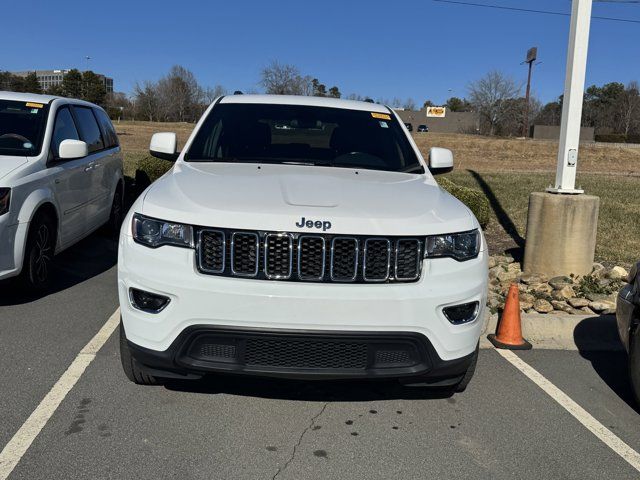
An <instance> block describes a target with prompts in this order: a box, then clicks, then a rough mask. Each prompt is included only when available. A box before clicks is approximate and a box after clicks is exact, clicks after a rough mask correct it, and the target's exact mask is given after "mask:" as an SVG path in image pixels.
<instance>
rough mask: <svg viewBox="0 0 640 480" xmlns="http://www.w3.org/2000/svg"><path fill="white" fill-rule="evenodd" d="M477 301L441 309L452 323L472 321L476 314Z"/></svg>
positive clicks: (458, 323) (478, 304)
mask: <svg viewBox="0 0 640 480" xmlns="http://www.w3.org/2000/svg"><path fill="white" fill-rule="evenodd" d="M479 307H480V303H479V302H471V303H463V304H461V305H453V306H451V307H445V308H443V309H442V311H443V312H444V316H445V317H447V320H449V321H450V322H451V323H453V324H454V325H460V324H461V323H468V322H472V321H474V320H475V319H476V317H477V316H478V308H479Z"/></svg>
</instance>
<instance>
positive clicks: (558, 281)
mask: <svg viewBox="0 0 640 480" xmlns="http://www.w3.org/2000/svg"><path fill="white" fill-rule="evenodd" d="M549 285H551V286H552V287H553V289H554V290H560V289H561V288H562V287H564V286H566V285H573V280H572V279H571V278H569V277H565V276H560V277H553V278H552V279H551V280H549Z"/></svg>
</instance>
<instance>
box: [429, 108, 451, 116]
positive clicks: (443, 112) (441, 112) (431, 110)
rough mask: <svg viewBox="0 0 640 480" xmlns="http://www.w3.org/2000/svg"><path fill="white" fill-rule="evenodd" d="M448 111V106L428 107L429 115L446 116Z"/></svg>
mask: <svg viewBox="0 0 640 480" xmlns="http://www.w3.org/2000/svg"><path fill="white" fill-rule="evenodd" d="M446 113H447V109H446V107H427V117H436V118H444V117H445V115H446Z"/></svg>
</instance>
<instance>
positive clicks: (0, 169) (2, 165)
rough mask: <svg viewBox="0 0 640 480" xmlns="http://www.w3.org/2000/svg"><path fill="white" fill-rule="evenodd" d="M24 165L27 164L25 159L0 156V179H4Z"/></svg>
mask: <svg viewBox="0 0 640 480" xmlns="http://www.w3.org/2000/svg"><path fill="white" fill-rule="evenodd" d="M25 163H27V157H14V156H9V155H0V179H1V178H4V177H6V176H7V175H9V173H11V172H12V171H14V170H15V169H16V168H18V167H19V166H20V165H24V164H25ZM0 186H1V185H0Z"/></svg>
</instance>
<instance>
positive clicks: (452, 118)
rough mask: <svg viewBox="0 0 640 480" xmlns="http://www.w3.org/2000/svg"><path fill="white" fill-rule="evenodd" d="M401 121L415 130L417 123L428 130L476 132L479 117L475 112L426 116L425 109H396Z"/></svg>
mask: <svg viewBox="0 0 640 480" xmlns="http://www.w3.org/2000/svg"><path fill="white" fill-rule="evenodd" d="M396 113H397V114H398V115H399V116H400V118H401V119H402V121H403V122H405V123H411V124H412V125H413V129H414V131H415V129H416V128H418V125H426V126H428V127H429V131H430V132H437V133H477V132H478V122H479V117H478V114H477V113H475V112H450V111H449V110H447V112H446V114H445V116H444V117H442V118H436V117H428V118H427V110H426V109H424V108H423V109H421V110H396Z"/></svg>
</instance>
